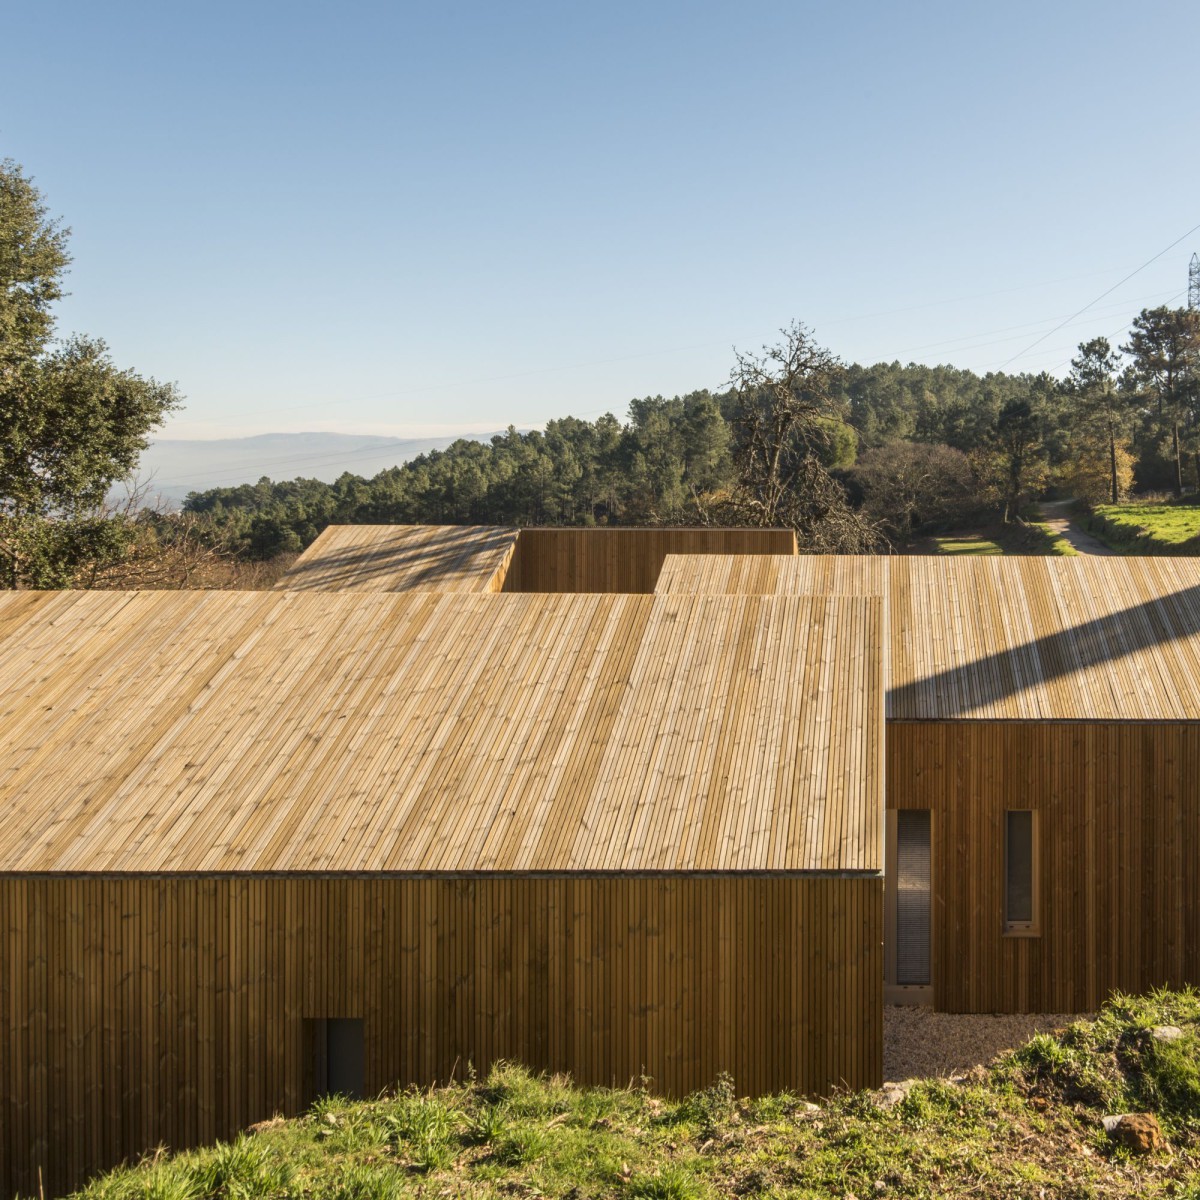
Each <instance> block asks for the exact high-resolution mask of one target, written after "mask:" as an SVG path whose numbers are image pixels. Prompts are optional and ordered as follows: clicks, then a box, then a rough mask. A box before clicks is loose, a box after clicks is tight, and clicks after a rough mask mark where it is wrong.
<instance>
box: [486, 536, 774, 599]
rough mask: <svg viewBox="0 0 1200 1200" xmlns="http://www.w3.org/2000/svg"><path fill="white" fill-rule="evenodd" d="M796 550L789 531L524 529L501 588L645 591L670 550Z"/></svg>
mask: <svg viewBox="0 0 1200 1200" xmlns="http://www.w3.org/2000/svg"><path fill="white" fill-rule="evenodd" d="M795 553H796V535H795V534H794V533H793V532H792V531H791V530H790V529H711V528H704V527H703V526H701V527H696V528H686V529H649V528H646V529H642V528H622V527H610V526H606V527H602V528H591V529H570V528H568V529H557V528H555V529H548V528H532V529H522V530H521V533H520V536H519V537H518V539H517V548H516V552H515V554H514V555H513V559H512V563H511V565H510V566H509V569H508V574H507V576H506V578H505V580H504V586H503V589H502V590H504V591H506V592H633V593H647V592H653V591H654V585H655V584H656V583H657V582H658V573H659V571H661V570H662V565H663V559H664V558H666V556H667V555H668V554H785V555H794V554H795Z"/></svg>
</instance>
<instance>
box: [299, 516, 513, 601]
mask: <svg viewBox="0 0 1200 1200" xmlns="http://www.w3.org/2000/svg"><path fill="white" fill-rule="evenodd" d="M516 544H517V530H515V529H505V528H502V527H500V526H495V525H330V526H329V527H328V528H327V529H325V530H323V531H322V533H321V534H320V536H319V537H318V538H317V540H316V541H315V542H313V544H312V545H311V546H309V548H308V549H307V550H305V552H304V553H303V554H301V555H300V557H299V558H298V559H296V561H295V562H294V563H293V564H292V566H291V568H290V569H289V570H288V571H287V572H285V574H284V575H283V576H282V577H281V578H280V580H279V582H278V583H277V584H276V585H275V586H276V587H277V588H281V589H286V590H287V591H300V590H308V591H322V592H330V591H364V592H430V591H437V592H498V591H499V590H500V586H501V584H503V582H504V573H505V570H506V569H507V567H508V564H509V562H510V561H511V559H512V556H513V551H514V549H515V547H516Z"/></svg>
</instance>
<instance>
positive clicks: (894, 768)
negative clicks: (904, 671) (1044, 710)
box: [887, 720, 1200, 1012]
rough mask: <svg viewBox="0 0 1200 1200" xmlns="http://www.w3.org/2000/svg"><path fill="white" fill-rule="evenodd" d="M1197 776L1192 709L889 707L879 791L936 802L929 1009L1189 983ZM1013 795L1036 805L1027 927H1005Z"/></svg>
mask: <svg viewBox="0 0 1200 1200" xmlns="http://www.w3.org/2000/svg"><path fill="white" fill-rule="evenodd" d="M1197 779H1200V724H1197V723H1195V722H1185V721H1179V722H1147V721H1125V722H1090V721H1071V722H1029V721H968V720H963V721H950V722H939V721H896V720H892V721H889V722H888V726H887V797H888V801H887V802H888V805H889V806H890V807H893V808H917V809H922V808H924V809H929V810H930V811H931V813H932V826H933V830H932V836H933V946H932V956H933V963H932V967H933V986H934V1005H935V1007H937V1008H939V1009H942V1010H945V1011H950V1012H1039V1011H1041V1012H1084V1011H1088V1010H1091V1009H1094V1008H1095V1007H1096V1006H1097V1005H1099V1004H1100V1003H1101V1002H1102V1001H1103V1000H1104V999H1105V998H1106V997H1107V995H1108V993H1109V992H1110V991H1112V990H1113V989H1114V988H1116V989H1120V990H1122V991H1129V992H1141V991H1145V990H1146V989H1148V988H1151V987H1155V986H1158V985H1161V984H1168V985H1170V986H1172V987H1179V986H1182V985H1183V984H1185V983H1190V984H1193V985H1195V984H1200V905H1197V904H1196V903H1195V888H1196V880H1197V879H1200V802H1198V800H1197V791H1196V780H1197ZM1010 808H1032V809H1035V810H1036V811H1037V812H1038V813H1039V847H1040V864H1039V874H1040V879H1039V882H1040V910H1041V911H1040V913H1039V914H1038V916H1039V917H1040V935H1039V936H1034V937H1030V936H1012V935H1007V936H1006V935H1005V933H1004V857H1003V856H1004V814H1005V811H1006V810H1007V809H1010Z"/></svg>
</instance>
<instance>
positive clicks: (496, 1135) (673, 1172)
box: [82, 991, 1200, 1200]
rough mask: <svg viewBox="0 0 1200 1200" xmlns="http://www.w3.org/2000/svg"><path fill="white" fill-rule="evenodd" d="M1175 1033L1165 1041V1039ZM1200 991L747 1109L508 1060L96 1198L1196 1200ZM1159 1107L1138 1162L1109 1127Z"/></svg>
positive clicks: (259, 1130) (114, 1183) (129, 1173)
mask: <svg viewBox="0 0 1200 1200" xmlns="http://www.w3.org/2000/svg"><path fill="white" fill-rule="evenodd" d="M1163 1026H1176V1027H1178V1031H1177V1032H1178V1036H1175V1034H1176V1031H1174V1030H1173V1031H1171V1036H1173V1037H1174V1040H1160V1039H1159V1038H1156V1037H1155V1036H1154V1033H1153V1031H1154V1030H1155V1028H1156V1027H1163ZM1198 1033H1200V994H1198V993H1196V992H1194V991H1185V992H1182V993H1170V992H1161V993H1156V994H1154V995H1151V996H1148V997H1145V998H1131V997H1120V996H1117V997H1114V998H1113V999H1112V1001H1110V1003H1109V1004H1108V1005H1106V1006H1105V1008H1104V1009H1103V1010H1102V1011H1101V1013H1100V1014H1099V1015H1098V1017H1097V1019H1096V1020H1095V1021H1089V1022H1080V1023H1078V1024H1075V1025H1072V1026H1070V1027H1069V1028H1067V1029H1065V1030H1062V1031H1059V1032H1058V1033H1057V1034H1055V1035H1053V1036H1052V1035H1048V1034H1040V1035H1038V1036H1037V1037H1035V1038H1034V1039H1033V1040H1032V1041H1030V1042H1029V1043H1028V1044H1027V1045H1026V1046H1024V1047H1023V1048H1022V1049H1020V1050H1018V1051H1016V1052H1015V1053H1012V1054H1010V1055H1007V1056H1004V1057H1002V1058H1000V1059H998V1060H997V1061H996V1062H995V1063H993V1064H992V1066H991V1067H989V1068H983V1067H979V1068H975V1069H974V1070H973V1071H972V1072H971V1073H970V1074H969V1075H967V1076H965V1077H963V1078H960V1079H955V1080H950V1081H948V1080H925V1081H919V1082H915V1083H912V1084H911V1085H908V1084H906V1085H904V1087H903V1088H902V1089H893V1090H892V1091H891V1092H888V1091H886V1090H885V1092H884V1093H857V1094H847V1095H842V1096H839V1097H836V1098H834V1099H833V1100H831V1101H829V1102H828V1103H826V1104H824V1105H820V1106H818V1105H814V1104H811V1103H807V1102H805V1101H804V1100H803V1099H801V1098H800V1097H796V1096H791V1095H776V1096H767V1097H763V1098H760V1099H757V1100H738V1099H737V1098H736V1095H735V1091H734V1089H733V1086H732V1083H731V1082H730V1081H728V1080H718V1081H716V1082H715V1083H714V1085H713V1086H712V1087H711V1088H709V1089H708V1090H707V1091H704V1092H701V1093H698V1094H696V1095H693V1096H690V1097H688V1098H687V1099H685V1100H683V1101H681V1102H667V1101H663V1100H660V1099H658V1098H656V1097H654V1096H653V1095H652V1094H651V1093H650V1092H649V1091H647V1090H645V1089H643V1088H642V1087H640V1086H638V1085H637V1083H636V1082H635V1083H634V1084H633V1085H631V1086H630V1087H628V1088H625V1089H616V1090H606V1089H587V1090H585V1089H579V1088H575V1087H573V1086H572V1085H571V1084H570V1083H569V1081H566V1080H564V1079H561V1078H555V1079H549V1080H544V1079H535V1078H532V1077H530V1075H529V1074H527V1073H526V1072H524V1071H523V1070H521V1069H520V1068H519V1067H516V1066H511V1065H509V1066H499V1067H496V1068H495V1069H493V1070H492V1071H491V1072H490V1073H489V1074H488V1076H487V1078H486V1079H468V1081H467V1082H465V1083H461V1084H457V1085H453V1086H450V1087H445V1088H440V1089H435V1090H430V1091H426V1092H420V1091H415V1090H414V1091H410V1092H405V1093H402V1094H400V1095H398V1096H395V1097H391V1098H385V1099H381V1100H378V1101H375V1102H372V1103H362V1104H348V1103H343V1102H341V1101H338V1100H336V1099H334V1100H327V1101H322V1102H319V1103H318V1104H317V1105H315V1106H314V1107H313V1109H312V1110H311V1111H310V1112H309V1114H308V1115H307V1116H305V1117H303V1118H300V1119H297V1120H293V1121H283V1120H278V1119H277V1120H274V1121H268V1122H264V1123H263V1124H262V1125H260V1126H258V1127H256V1129H255V1130H254V1131H253V1132H252V1133H250V1134H248V1135H243V1136H242V1137H240V1138H239V1139H238V1140H237V1141H236V1142H234V1143H233V1144H230V1145H218V1146H217V1147H215V1148H212V1149H208V1150H201V1151H196V1152H194V1153H191V1154H184V1155H181V1156H179V1157H177V1158H174V1159H171V1158H167V1157H160V1158H159V1159H157V1160H156V1161H153V1162H149V1163H146V1164H143V1165H142V1166H141V1167H138V1168H133V1169H126V1170H122V1171H117V1172H115V1173H113V1174H112V1175H109V1176H107V1177H105V1178H104V1179H101V1180H97V1181H96V1182H94V1183H93V1184H91V1185H90V1186H89V1187H88V1188H87V1189H86V1190H85V1191H84V1193H82V1195H83V1196H85V1197H87V1198H88V1200H125V1198H126V1197H130V1198H132V1197H134V1196H138V1197H155V1198H157V1200H168V1198H169V1200H200V1198H202V1197H239V1198H243V1200H253V1198H255V1197H262V1198H264V1200H265V1198H267V1197H284V1196H288V1197H292V1196H311V1197H330V1198H336V1200H392V1198H397V1197H401V1196H409V1195H412V1196H428V1197H448V1196H477V1197H492V1196H508V1197H538V1196H562V1197H569V1198H570V1200H583V1198H584V1197H592V1196H597V1197H598V1196H614V1197H629V1198H630V1200H703V1198H705V1197H710V1196H711V1197H715V1196H718V1195H740V1196H756V1195H764V1196H765V1195H771V1196H791V1197H797V1198H814V1200H815V1198H817V1197H840V1198H845V1197H855V1198H857V1200H864V1198H865V1197H868V1196H870V1197H888V1196H895V1197H902V1196H903V1197H916V1196H964V1195H971V1196H983V1197H997V1198H998V1197H1006V1198H1012V1197H1044V1196H1057V1197H1085V1196H1087V1197H1110V1196H1111V1197H1117V1196H1132V1195H1137V1196H1147V1197H1153V1196H1172V1197H1183V1196H1190V1197H1195V1196H1200V1040H1198ZM1131 1112H1151V1113H1153V1114H1155V1115H1156V1117H1157V1120H1158V1121H1159V1123H1160V1124H1161V1128H1162V1132H1163V1134H1164V1135H1165V1138H1166V1142H1165V1144H1164V1145H1163V1146H1162V1147H1161V1148H1160V1149H1157V1150H1154V1151H1152V1152H1150V1153H1146V1154H1138V1153H1135V1152H1134V1151H1132V1150H1130V1149H1128V1148H1125V1147H1123V1146H1120V1145H1118V1144H1117V1143H1116V1142H1115V1141H1113V1140H1112V1139H1111V1138H1110V1137H1109V1135H1108V1134H1106V1132H1105V1130H1104V1127H1103V1125H1102V1117H1103V1116H1104V1115H1106V1114H1117V1113H1131Z"/></svg>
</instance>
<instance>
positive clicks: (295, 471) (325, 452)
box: [137, 431, 499, 506]
mask: <svg viewBox="0 0 1200 1200" xmlns="http://www.w3.org/2000/svg"><path fill="white" fill-rule="evenodd" d="M497 432H499V431H497ZM493 436H494V435H493V434H491V433H468V434H456V435H454V436H453V437H437V438H393V437H376V436H371V435H366V434H348V433H260V434H258V435H257V436H255V437H242V438H214V439H211V440H206V441H201V440H191V439H183V438H159V439H158V440H157V441H154V442H152V443H151V444H150V447H149V449H148V450H147V451H146V452H145V453H144V454H143V455H142V458H141V462H140V463H139V465H138V474H137V477H138V481H139V483H141V484H144V485H146V486H147V488H148V494H147V501H148V502H151V501H153V500H154V498H155V497H160V498H161V499H162V500H164V501H166V502H167V503H168V504H170V505H174V506H178V505H179V503H180V502H181V501H182V500H183V499H184V497H186V496H187V494H188V492H203V491H207V490H208V489H209V488H214V487H236V486H237V485H238V484H239V483H257V482H258V480H259V479H261V478H262V477H263V476H264V475H267V476H269V477H270V478H271V479H295V478H296V477H297V476H304V477H305V478H308V479H321V480H324V481H325V482H326V483H331V482H332V481H333V480H335V479H336V478H337V477H338V476H339V475H341V474H343V473H344V472H346V471H351V472H353V474H355V475H363V476H366V477H367V478H370V477H371V476H372V475H378V474H379V472H380V471H383V470H386V469H387V468H388V467H394V466H397V465H398V464H400V463H403V462H407V461H408V460H409V459H411V458H416V457H417V455H419V454H426V453H428V452H429V451H430V450H444V449H445V448H446V447H447V446H449V445H450V444H451V443H452V442H456V441H458V440H459V439H460V438H464V437H465V438H469V439H471V440H474V441H481V442H486V441H488V440H489V439H490V438H491V437H493Z"/></svg>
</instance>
